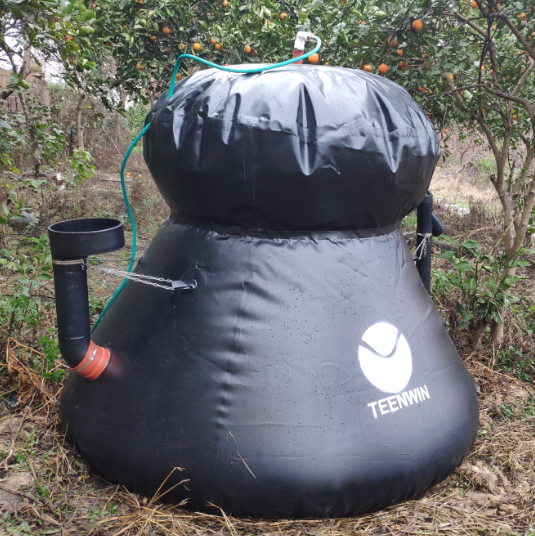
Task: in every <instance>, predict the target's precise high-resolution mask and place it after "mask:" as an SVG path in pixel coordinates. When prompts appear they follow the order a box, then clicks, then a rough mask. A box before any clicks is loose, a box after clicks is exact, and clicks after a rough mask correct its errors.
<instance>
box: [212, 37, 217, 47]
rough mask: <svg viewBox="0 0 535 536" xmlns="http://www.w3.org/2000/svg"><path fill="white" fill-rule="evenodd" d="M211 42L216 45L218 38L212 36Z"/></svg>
mask: <svg viewBox="0 0 535 536" xmlns="http://www.w3.org/2000/svg"><path fill="white" fill-rule="evenodd" d="M210 43H212V45H215V44H216V43H217V40H216V38H215V37H212V38H211V39H210Z"/></svg>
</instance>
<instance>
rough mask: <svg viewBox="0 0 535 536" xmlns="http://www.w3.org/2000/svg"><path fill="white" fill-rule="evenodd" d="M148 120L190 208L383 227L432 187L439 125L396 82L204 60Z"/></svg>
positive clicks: (330, 70)
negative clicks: (248, 68) (221, 66)
mask: <svg viewBox="0 0 535 536" xmlns="http://www.w3.org/2000/svg"><path fill="white" fill-rule="evenodd" d="M147 120H149V121H151V126H150V128H149V130H148V134H147V135H146V136H145V140H144V154H145V160H146V162H147V165H148V167H149V169H150V171H151V173H152V175H153V177H154V179H155V181H156V183H157V185H158V187H159V188H160V190H161V192H162V194H163V196H164V198H165V200H166V201H167V203H168V204H169V206H170V207H171V210H172V211H173V212H174V213H175V214H176V215H177V217H180V218H182V219H190V220H193V221H204V222H206V221H208V222H213V223H216V224H220V225H231V226H238V227H244V228H248V229H259V230H266V231H307V230H308V231H322V230H325V231H327V230H349V229H358V230H365V229H377V228H382V227H388V226H391V225H395V224H396V223H397V222H399V221H400V220H401V219H402V218H403V217H404V216H405V215H406V214H408V213H409V212H410V211H411V210H413V209H414V208H415V207H416V206H417V205H418V204H419V203H420V202H421V201H422V199H423V198H424V196H425V194H426V191H427V188H428V186H429V182H430V180H431V176H432V174H433V171H434V169H435V166H436V163H437V161H438V158H439V155H440V147H439V143H438V139H437V137H436V134H435V131H434V128H433V125H432V124H431V122H430V121H429V120H428V118H427V116H426V114H425V113H424V112H423V111H422V109H421V108H420V107H419V106H418V105H417V104H416V102H415V101H414V100H413V99H412V98H411V97H410V95H409V94H408V93H407V92H406V91H405V90H404V89H403V88H401V87H400V86H398V85H397V84H395V83H393V82H391V81H389V80H387V79H385V78H382V77H379V76H375V75H372V74H368V73H366V72H363V71H357V70H351V69H342V68H335V67H324V66H321V67H320V66H311V65H290V66H287V67H283V68H279V69H275V70H272V71H265V72H263V73H260V74H233V73H228V72H224V71H220V70H217V69H209V70H203V71H200V72H197V73H195V74H194V75H192V76H189V77H188V78H187V79H186V80H184V81H183V82H182V83H181V84H179V85H178V86H177V88H176V89H175V92H174V94H173V96H172V97H171V99H170V100H169V101H167V102H166V101H165V96H162V99H160V101H159V102H158V104H157V105H156V107H155V108H154V110H153V111H152V112H151V113H150V115H149V117H148V118H147Z"/></svg>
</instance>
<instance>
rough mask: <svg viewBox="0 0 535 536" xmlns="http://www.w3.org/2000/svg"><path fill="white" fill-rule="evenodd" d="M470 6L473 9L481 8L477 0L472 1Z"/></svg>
mask: <svg viewBox="0 0 535 536" xmlns="http://www.w3.org/2000/svg"><path fill="white" fill-rule="evenodd" d="M470 6H471V7H473V8H474V9H477V8H478V7H479V6H478V5H477V2H476V0H472V1H471V2H470Z"/></svg>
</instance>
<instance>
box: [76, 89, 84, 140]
mask: <svg viewBox="0 0 535 536" xmlns="http://www.w3.org/2000/svg"><path fill="white" fill-rule="evenodd" d="M84 100H85V94H84V92H83V91H82V90H81V89H79V90H78V104H77V106H76V144H77V145H78V149H81V150H82V151H83V150H84V125H83V123H82V111H83V109H84V107H83V104H84Z"/></svg>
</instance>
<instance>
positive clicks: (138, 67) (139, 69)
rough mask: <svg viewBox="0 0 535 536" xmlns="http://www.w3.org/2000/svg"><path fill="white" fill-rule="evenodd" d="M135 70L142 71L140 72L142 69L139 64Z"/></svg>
mask: <svg viewBox="0 0 535 536" xmlns="http://www.w3.org/2000/svg"><path fill="white" fill-rule="evenodd" d="M136 69H137V70H138V71H142V70H143V67H141V65H139V63H138V64H137V65H136Z"/></svg>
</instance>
